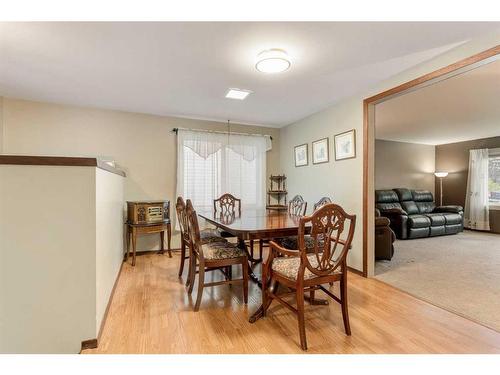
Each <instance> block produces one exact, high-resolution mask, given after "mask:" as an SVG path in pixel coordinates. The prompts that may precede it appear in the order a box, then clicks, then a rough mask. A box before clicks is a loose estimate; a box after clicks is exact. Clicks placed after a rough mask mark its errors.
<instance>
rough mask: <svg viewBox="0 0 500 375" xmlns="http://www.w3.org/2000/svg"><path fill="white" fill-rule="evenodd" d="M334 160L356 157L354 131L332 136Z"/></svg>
mask: <svg viewBox="0 0 500 375" xmlns="http://www.w3.org/2000/svg"><path fill="white" fill-rule="evenodd" d="M334 141H335V160H344V159H352V158H355V157H356V130H355V129H352V130H349V131H346V132H344V133H340V134H337V135H335V136H334Z"/></svg>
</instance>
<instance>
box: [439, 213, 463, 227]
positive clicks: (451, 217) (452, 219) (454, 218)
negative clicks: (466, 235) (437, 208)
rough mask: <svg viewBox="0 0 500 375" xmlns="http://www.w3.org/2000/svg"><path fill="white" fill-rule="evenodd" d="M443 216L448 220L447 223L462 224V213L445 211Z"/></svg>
mask: <svg viewBox="0 0 500 375" xmlns="http://www.w3.org/2000/svg"><path fill="white" fill-rule="evenodd" d="M443 216H444V218H445V220H446V225H452V224H462V215H460V214H455V213H449V212H445V213H443Z"/></svg>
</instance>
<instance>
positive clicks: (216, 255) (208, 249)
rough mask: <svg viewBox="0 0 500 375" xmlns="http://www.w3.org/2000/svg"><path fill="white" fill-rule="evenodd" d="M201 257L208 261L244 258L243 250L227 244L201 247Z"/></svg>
mask: <svg viewBox="0 0 500 375" xmlns="http://www.w3.org/2000/svg"><path fill="white" fill-rule="evenodd" d="M201 248H202V251H203V256H204V257H205V259H208V260H221V259H232V258H239V257H243V256H246V253H245V251H244V250H242V249H240V248H239V247H238V246H237V245H236V244H232V243H229V242H227V241H226V242H210V243H207V244H204V245H202V246H201Z"/></svg>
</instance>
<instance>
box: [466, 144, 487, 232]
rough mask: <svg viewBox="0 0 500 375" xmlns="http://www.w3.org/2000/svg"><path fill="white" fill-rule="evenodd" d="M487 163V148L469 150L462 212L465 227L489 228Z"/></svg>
mask: <svg viewBox="0 0 500 375" xmlns="http://www.w3.org/2000/svg"><path fill="white" fill-rule="evenodd" d="M488 163H489V152H488V149H480V150H470V151H469V175H468V177H467V195H466V197H465V212H464V216H465V217H464V224H465V227H466V228H470V229H477V230H490V220H489V216H490V213H489V208H488V204H489V200H488Z"/></svg>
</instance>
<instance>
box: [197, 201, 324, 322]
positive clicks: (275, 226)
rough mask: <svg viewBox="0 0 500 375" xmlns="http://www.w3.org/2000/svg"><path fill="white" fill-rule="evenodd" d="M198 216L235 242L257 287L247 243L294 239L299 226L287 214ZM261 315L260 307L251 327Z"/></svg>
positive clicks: (206, 212)
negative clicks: (245, 259) (244, 255)
mask: <svg viewBox="0 0 500 375" xmlns="http://www.w3.org/2000/svg"><path fill="white" fill-rule="evenodd" d="M197 213H198V216H199V217H201V218H202V219H204V220H206V221H207V222H208V223H210V224H212V225H214V226H215V227H217V228H220V229H221V230H222V231H224V232H228V233H230V234H231V235H233V236H234V237H236V238H237V239H238V246H239V247H240V248H241V249H243V250H244V251H245V252H246V253H247V256H248V258H249V265H248V267H249V276H250V279H251V280H252V281H254V282H256V283H257V284H258V285H259V287H261V286H262V284H261V280H259V278H258V277H257V276H256V275H255V273H254V271H253V268H252V267H251V264H252V263H256V262H257V260H256V259H253V258H252V256H251V254H250V252H249V251H248V247H247V245H246V241H251V240H273V239H278V238H283V237H286V236H294V235H295V236H296V235H297V234H298V229H299V222H300V216H298V215H293V214H290V213H288V211H285V210H272V209H264V208H262V209H258V208H257V209H243V210H242V211H241V213H239V212H215V211H214V210H197ZM308 229H309V227H306V232H307V231H308ZM306 299H307V297H306ZM314 304H321V305H325V304H328V301H326V300H321V299H317V298H315V299H314ZM262 311H263V307H262V306H261V307H259V309H257V311H256V312H255V313H254V314H252V316H251V317H250V319H249V321H250V322H251V323H254V322H255V321H256V320H257V319H259V318H260V317H262Z"/></svg>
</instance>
